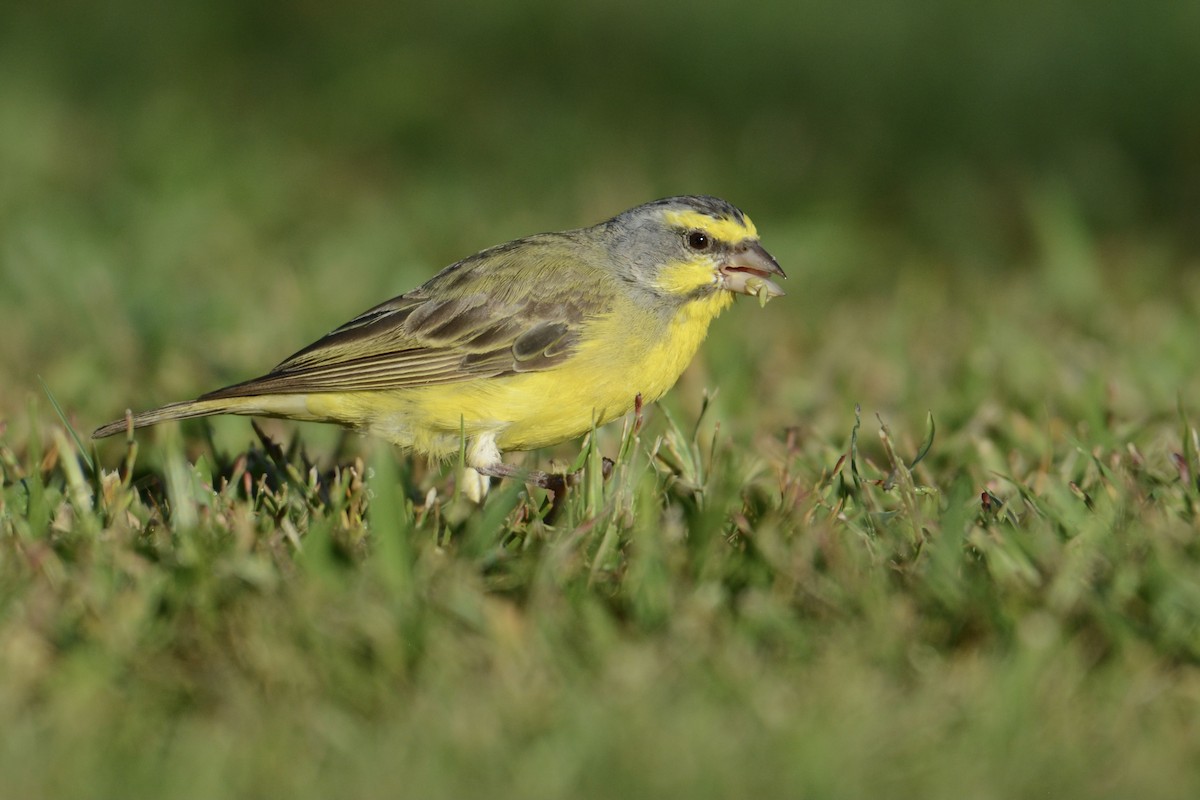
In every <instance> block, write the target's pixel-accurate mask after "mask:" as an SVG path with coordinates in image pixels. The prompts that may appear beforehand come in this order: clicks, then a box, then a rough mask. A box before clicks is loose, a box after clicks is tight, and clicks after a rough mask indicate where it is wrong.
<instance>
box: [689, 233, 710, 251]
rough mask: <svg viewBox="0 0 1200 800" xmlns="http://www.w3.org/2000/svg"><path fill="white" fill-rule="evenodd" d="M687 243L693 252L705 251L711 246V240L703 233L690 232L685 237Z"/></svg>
mask: <svg viewBox="0 0 1200 800" xmlns="http://www.w3.org/2000/svg"><path fill="white" fill-rule="evenodd" d="M687 243H688V247H690V248H692V249H693V250H707V249H708V248H709V247H710V246H711V245H712V239H710V238H708V234H707V233H705V232H704V231H692V232H691V233H689V234H688V235H687Z"/></svg>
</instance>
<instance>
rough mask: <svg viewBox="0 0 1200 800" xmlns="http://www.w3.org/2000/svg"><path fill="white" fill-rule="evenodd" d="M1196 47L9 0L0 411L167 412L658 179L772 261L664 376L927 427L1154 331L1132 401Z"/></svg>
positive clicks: (1193, 234)
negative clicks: (970, 397) (719, 203)
mask: <svg viewBox="0 0 1200 800" xmlns="http://www.w3.org/2000/svg"><path fill="white" fill-rule="evenodd" d="M1198 32H1200V6H1197V5H1195V4H1191V3H1162V4H1151V5H1147V4H1144V3H1138V2H1133V0H1113V1H1111V2H1102V3H1092V2H1070V1H1069V0H1050V2H1016V3H1014V2H998V1H997V2H991V1H988V2H978V3H970V4H965V3H960V2H956V1H954V0H930V1H929V2H924V3H920V4H903V5H902V4H896V3H890V2H883V1H882V0H866V1H865V2H857V3H849V4H839V3H831V2H818V1H816V0H802V1H801V2H795V1H794V0H790V1H789V2H762V3H710V2H699V3H698V2H688V3H680V2H660V3H642V2H625V1H624V0H616V2H605V3H581V4H570V5H566V4H561V3H556V2H542V1H541V0H521V2H512V3H504V4H474V5H472V4H444V5H443V4H429V3H385V2H354V3H346V4H339V5H337V6H336V7H334V6H330V5H329V4H325V3H317V2H258V3H242V2H233V1H232V0H214V1H210V2H179V3H172V4H167V5H164V4H155V3H146V2H142V1H141V0H115V2H107V3H103V4H94V3H74V2H47V3H38V4H32V3H30V4H23V5H16V4H11V5H9V6H6V10H5V11H4V12H3V19H2V20H0V112H2V113H0V317H2V319H0V381H2V383H0V386H2V387H3V393H2V394H0V411H2V412H3V413H5V414H8V415H12V414H13V413H14V411H15V410H17V409H22V408H24V407H25V405H26V404H27V403H28V402H29V400H30V398H31V397H35V396H37V395H38V394H40V392H41V390H40V388H37V383H36V378H35V376H39V375H40V376H41V377H42V378H43V379H44V380H45V381H46V382H47V384H48V385H49V386H50V387H51V390H52V391H53V392H54V393H55V394H56V396H57V397H58V399H59V400H60V402H62V403H63V404H64V406H65V407H66V408H68V409H69V410H70V411H72V412H73V413H79V414H80V415H81V418H80V419H79V424H80V426H81V427H84V428H90V426H91V425H92V424H94V423H95V422H99V421H101V420H102V419H107V418H108V417H111V416H113V415H114V414H119V413H120V410H121V409H123V408H125V407H126V406H127V405H148V404H151V403H157V402H164V401H167V400H169V399H177V398H180V397H190V396H193V395H194V394H196V393H198V392H200V391H202V390H205V389H208V388H211V387H212V386H214V385H216V384H218V383H221V382H224V381H234V380H239V379H243V378H246V377H248V376H250V375H253V374H257V373H259V372H260V371H262V370H263V369H265V368H267V367H269V366H270V365H272V364H274V363H276V362H277V361H278V360H280V359H281V358H282V357H283V356H284V355H286V354H288V353H290V352H292V351H293V350H295V349H297V348H298V347H300V346H301V345H302V344H304V343H306V342H308V341H310V340H311V339H313V338H315V337H317V336H319V335H320V334H322V333H324V332H325V331H327V330H329V329H331V328H332V327H334V326H336V325H337V324H340V323H341V322H342V321H344V320H345V319H347V318H349V317H350V316H351V315H353V314H355V313H357V312H358V311H360V310H362V309H363V308H365V307H368V306H369V305H371V304H373V303H375V302H378V301H379V300H381V299H383V298H385V297H388V296H392V295H394V294H397V293H399V292H401V291H404V290H405V289H407V288H410V287H411V286H413V285H415V284H416V283H418V282H420V281H421V280H423V279H424V278H425V277H427V276H428V275H430V274H432V273H433V272H434V271H435V270H436V269H438V268H440V267H441V266H443V265H444V264H447V263H450V262H452V261H454V260H457V259H458V258H460V257H462V256H465V255H467V254H469V253H471V252H474V251H475V250H477V249H480V248H482V247H484V246H487V245H490V244H494V243H497V242H499V241H503V240H506V239H509V238H513V237H516V236H519V235H524V234H527V233H531V232H534V231H539V230H552V229H560V228H565V227H572V226H576V225H583V224H589V223H591V222H594V221H597V220H599V219H602V218H604V217H606V216H608V215H611V214H613V213H615V212H617V211H619V210H622V209H624V208H626V207H629V206H632V205H636V204H637V203H640V202H643V201H645V200H648V199H651V198H654V197H658V196H663V195H668V194H678V193H711V194H717V195H721V196H724V197H726V198H728V199H730V200H731V201H733V202H735V203H736V204H738V205H740V206H742V207H743V208H744V209H746V210H747V211H748V212H749V213H750V214H751V215H752V216H753V217H754V218H755V220H756V221H757V222H758V224H759V228H760V230H761V231H762V233H763V236H764V240H765V242H766V243H767V244H768V246H769V247H770V248H771V249H772V250H773V251H775V252H776V254H777V256H778V257H779V259H780V260H781V261H782V262H783V263H784V264H785V266H786V267H787V269H788V270H789V273H790V274H791V276H792V278H791V281H790V282H789V283H788V289H789V292H790V293H791V294H790V295H789V296H788V298H787V299H786V300H785V301H783V302H780V303H777V304H774V305H773V306H772V307H771V309H770V310H769V312H768V313H766V314H756V313H751V310H750V309H749V308H748V306H749V304H742V305H743V306H747V307H746V308H739V309H736V310H735V312H734V313H733V314H732V315H731V316H732V317H733V318H734V320H735V322H728V321H723V322H722V323H721V324H722V325H724V326H725V334H724V335H718V336H717V337H715V338H716V341H715V343H714V344H713V345H712V347H711V348H710V349H709V350H707V351H706V355H705V357H704V360H702V362H701V364H700V365H699V366H698V367H697V370H696V371H694V374H695V377H689V378H688V380H689V381H691V384H689V385H691V387H692V389H693V391H691V392H690V393H687V396H690V397H696V396H698V395H699V393H700V390H701V389H702V388H703V387H704V386H706V385H710V384H712V383H715V382H717V381H714V380H713V378H712V373H713V372H716V373H718V374H719V375H720V376H721V379H720V380H721V381H722V382H729V383H730V384H731V386H732V389H731V390H730V391H728V392H727V395H728V396H730V397H735V398H736V397H738V396H739V395H740V389H741V388H745V387H746V386H747V385H751V384H754V383H755V382H761V381H766V384H765V385H766V386H767V387H768V388H767V391H769V392H771V395H770V396H771V397H773V398H775V399H776V400H778V402H777V403H772V404H768V405H770V406H771V407H773V408H775V409H777V414H776V416H777V417H779V418H781V419H782V418H783V417H795V416H805V417H806V418H811V415H812V414H817V413H819V412H820V410H821V409H822V408H825V407H827V406H828V401H829V400H830V399H831V397H834V396H840V393H841V392H843V391H847V390H848V391H850V392H851V394H852V395H853V396H854V397H855V398H857V399H859V400H862V401H864V402H866V403H867V404H868V405H869V406H870V407H873V408H884V409H888V410H891V411H894V412H896V413H900V414H905V415H911V418H912V419H914V420H917V419H920V418H921V415H923V414H924V412H925V410H926V409H927V408H929V407H936V406H937V405H938V403H937V402H936V395H937V393H938V392H941V391H944V390H949V389H952V388H954V387H958V389H960V390H961V391H971V390H972V387H976V388H975V391H978V392H979V395H980V398H981V399H983V398H984V397H985V395H986V394H987V393H988V392H989V391H993V390H994V389H995V386H994V383H995V382H996V381H999V382H1001V383H1002V384H1005V388H1007V389H1011V390H1013V391H1015V393H1016V398H1015V399H1016V400H1017V401H1020V402H1027V403H1029V404H1030V405H1036V404H1037V403H1038V402H1040V400H1039V394H1040V391H1039V387H1038V386H1034V385H1030V386H1023V384H1022V381H1023V380H1024V379H1023V378H1022V374H1021V373H1022V369H1023V367H1022V366H1021V364H1023V363H1025V362H1027V361H1028V360H1029V359H1033V360H1035V361H1036V360H1037V359H1038V358H1043V359H1044V358H1051V357H1061V358H1062V359H1063V360H1066V361H1071V362H1073V363H1074V364H1075V367H1076V368H1078V369H1079V370H1080V372H1079V375H1078V376H1077V378H1078V379H1079V380H1081V381H1083V382H1085V383H1086V382H1088V381H1096V380H1103V376H1102V375H1100V372H1102V371H1103V370H1104V368H1105V363H1103V361H1104V360H1103V359H1100V360H1099V361H1097V362H1096V363H1094V364H1089V363H1080V362H1079V358H1078V356H1077V354H1075V352H1074V351H1072V354H1070V355H1068V354H1066V353H1060V354H1057V355H1055V354H1053V353H1050V354H1047V353H1046V351H1045V350H1044V349H1043V348H1041V344H1042V343H1044V342H1046V341H1051V342H1053V341H1055V340H1057V339H1059V338H1060V337H1062V336H1066V337H1068V338H1069V337H1071V336H1075V335H1077V334H1078V335H1082V336H1083V337H1084V338H1086V339H1089V340H1091V339H1096V338H1097V337H1098V338H1099V340H1100V341H1101V342H1104V341H1109V340H1116V339H1122V338H1123V337H1126V338H1127V337H1132V341H1134V342H1135V343H1138V344H1139V346H1140V347H1144V348H1158V349H1161V348H1164V347H1172V346H1175V347H1178V348H1179V349H1180V353H1179V358H1178V359H1177V360H1176V361H1172V362H1170V364H1173V365H1174V368H1173V369H1172V370H1171V374H1168V375H1165V376H1162V375H1160V376H1159V377H1158V378H1156V377H1155V376H1154V375H1141V376H1138V375H1137V368H1138V366H1137V365H1138V363H1139V359H1138V358H1137V357H1136V353H1135V354H1134V356H1133V357H1131V359H1130V363H1129V367H1130V369H1131V370H1132V372H1131V373H1130V381H1131V385H1133V386H1134V387H1135V389H1136V392H1135V394H1136V397H1134V398H1132V400H1131V403H1132V402H1135V401H1136V402H1141V401H1143V400H1149V401H1150V402H1151V403H1152V404H1153V405H1154V406H1155V407H1159V406H1165V405H1169V403H1170V398H1171V396H1172V393H1173V392H1178V390H1179V388H1180V383H1179V381H1181V380H1182V381H1184V382H1185V383H1186V381H1187V376H1188V374H1189V373H1190V372H1191V371H1193V368H1194V367H1195V366H1196V362H1195V361H1194V359H1191V358H1190V357H1189V355H1188V352H1187V351H1189V350H1190V349H1191V342H1190V339H1191V337H1190V334H1189V332H1186V331H1180V330H1178V329H1173V328H1172V329H1164V328H1162V327H1161V325H1160V324H1158V327H1156V324H1157V323H1156V322H1155V320H1161V318H1162V316H1163V315H1162V313H1161V307H1160V304H1161V303H1167V304H1171V303H1179V302H1191V303H1195V300H1196V291H1195V283H1194V279H1192V278H1190V277H1189V275H1190V274H1191V273H1192V272H1193V271H1194V267H1195V258H1196V252H1197V247H1198V246H1200V235H1198V233H1197V225H1196V220H1197V219H1198V218H1200V95H1198V94H1197V92H1196V90H1195V78H1196V76H1197V75H1200V48H1197V47H1196V41H1197V39H1196V37H1197V34H1198ZM1015 284H1019V285H1020V286H1021V290H1020V292H1019V293H1017V294H1015V295H1014V294H1011V293H1010V292H1011V289H1010V287H1012V286H1013V285H1015ZM1114 297H1119V298H1122V299H1125V300H1130V301H1131V302H1135V303H1136V304H1137V305H1136V306H1133V307H1131V306H1129V305H1128V304H1126V305H1113V304H1112V302H1111V301H1112V300H1113V298H1114ZM985 298H994V301H993V302H992V303H991V304H990V305H989V303H987V302H983V300H984V299H985ZM1031 305H1032V306H1034V308H1032V309H1031V308H1029V306H1031ZM1005 306H1008V307H1007V308H1005ZM989 307H991V308H996V309H998V310H997V311H996V313H997V314H999V315H1000V317H1001V319H1002V321H1003V322H1005V323H1016V324H1008V325H1007V326H1006V327H1005V333H1004V336H1005V337H1007V338H1004V339H1003V340H997V338H996V333H995V332H989V330H988V329H987V328H986V326H987V325H989V324H991V323H988V322H987V320H986V319H984V320H983V321H981V317H980V308H989ZM1025 314H1029V315H1031V316H1030V317H1029V319H1028V320H1027V322H1028V324H1024V323H1023V322H1022V315H1025ZM984 316H985V317H986V314H985V315H984ZM1056 320H1058V321H1061V323H1062V324H1063V325H1065V326H1066V327H1064V328H1060V327H1057V326H1058V324H1059V322H1056ZM980 325H983V326H985V327H984V328H983V329H982V330H981V329H980V327H979V326H980ZM718 330H720V329H718ZM730 331H737V333H730ZM1012 335H1019V336H1026V337H1027V338H1025V339H1019V340H1013V339H1012ZM1182 335H1186V336H1188V340H1187V341H1186V342H1183V343H1180V336H1182ZM964 340H970V341H975V342H978V343H979V346H978V348H976V349H973V350H961V351H959V352H955V353H951V352H949V351H948V348H947V347H946V343H947V342H954V341H964ZM1006 354H1007V355H1006ZM1085 362H1086V360H1085ZM706 365H707V366H706ZM1109 366H1111V363H1110V364H1109ZM705 369H708V370H709V372H705ZM1156 369H1157V370H1158V371H1159V372H1161V365H1159V366H1158V367H1156ZM1039 374H1040V373H1039ZM813 376H818V377H813ZM1026 382H1028V381H1026ZM1034 382H1035V383H1036V381H1034ZM1009 384H1011V385H1009ZM1160 384H1161V385H1160ZM1193 385H1194V384H1193ZM1012 393H1013V392H1009V394H1010V395H1011V394H1012ZM1146 393H1149V394H1146ZM930 395H933V398H932V399H931V397H930ZM726 402H728V401H726ZM732 410H734V411H736V410H737V409H732ZM1077 411H1078V413H1080V414H1084V415H1086V413H1087V410H1086V409H1082V408H1081V409H1078V410H1077ZM768 413H770V412H768ZM836 419H837V420H839V421H840V422H839V424H841V423H844V421H845V419H846V408H845V407H844V404H839V405H838V408H837V409H836ZM771 421H777V420H771ZM831 421H832V418H831Z"/></svg>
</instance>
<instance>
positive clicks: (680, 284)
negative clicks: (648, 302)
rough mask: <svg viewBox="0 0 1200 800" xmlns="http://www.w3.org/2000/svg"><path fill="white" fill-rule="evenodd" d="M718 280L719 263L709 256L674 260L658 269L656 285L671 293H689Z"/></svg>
mask: <svg viewBox="0 0 1200 800" xmlns="http://www.w3.org/2000/svg"><path fill="white" fill-rule="evenodd" d="M716 282H717V265H716V264H715V263H713V261H712V260H711V259H708V258H697V259H696V260H694V261H672V262H670V263H669V264H667V265H666V266H664V267H663V268H662V269H660V270H659V271H658V279H657V280H656V281H655V282H654V285H655V286H656V287H657V288H658V289H660V290H662V291H664V292H667V293H669V294H688V293H690V292H692V291H694V290H696V289H699V288H701V287H703V286H712V285H714V284H715V283H716Z"/></svg>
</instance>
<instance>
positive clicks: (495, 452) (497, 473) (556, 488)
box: [467, 434, 613, 506]
mask: <svg viewBox="0 0 1200 800" xmlns="http://www.w3.org/2000/svg"><path fill="white" fill-rule="evenodd" d="M603 464H604V466H603V468H602V469H603V474H604V477H605V478H607V477H608V476H609V475H611V474H612V470H613V461H612V459H611V458H605V459H604V461H603ZM467 466H468V470H467V472H468V473H471V472H473V473H474V477H475V478H477V479H478V483H479V484H481V485H476V484H474V483H468V484H467V488H468V495H470V497H471V499H472V500H474V501H475V502H481V501H482V500H483V496H484V495H485V494H486V493H487V479H488V478H515V479H517V480H520V481H521V482H523V483H527V484H531V485H533V486H540V487H541V488H543V489H545V490H546V491H548V492H550V493H551V494H552V495H554V501H553V502H554V504H555V505H556V506H557V505H558V504H559V503H560V502H561V501H562V498H563V497H564V496H565V494H566V490H567V487H568V486H574V485H575V484H578V483H579V475H580V472H582V470H580V471H579V472H570V473H564V472H542V471H541V470H536V469H534V470H526V469H521V468H520V467H514V466H513V465H511V464H505V463H504V462H503V461H501V460H500V449H499V448H498V447H496V439H495V436H493V435H491V434H483V435H481V436H477V437H475V438H474V439H472V440H471V442H470V443H469V445H468V447H467Z"/></svg>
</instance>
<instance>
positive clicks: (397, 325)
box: [200, 235, 608, 400]
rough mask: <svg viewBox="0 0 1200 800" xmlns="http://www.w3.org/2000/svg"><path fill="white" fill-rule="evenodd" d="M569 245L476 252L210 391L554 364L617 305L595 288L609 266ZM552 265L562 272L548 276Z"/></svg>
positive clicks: (429, 378) (337, 384)
mask: <svg viewBox="0 0 1200 800" xmlns="http://www.w3.org/2000/svg"><path fill="white" fill-rule="evenodd" d="M555 244H557V246H551V245H555ZM522 245H523V246H522ZM564 247H565V243H564V242H563V241H561V240H560V239H559V236H558V235H553V236H550V235H543V236H538V237H531V238H530V239H527V240H522V241H521V242H513V243H510V244H508V245H501V246H500V247H499V248H493V250H488V251H484V252H483V253H480V254H478V255H476V256H472V257H471V258H470V259H467V260H466V261H462V262H459V263H458V264H454V265H452V266H450V267H447V268H446V269H445V270H443V271H442V272H441V273H439V274H438V275H437V276H435V277H434V278H433V279H431V280H430V281H429V282H428V283H426V284H425V285H424V286H422V287H420V288H419V289H416V290H414V291H412V292H408V293H406V294H403V295H401V296H399V297H396V298H394V299H392V300H389V301H388V302H386V303H383V304H382V305H379V306H376V307H375V308H372V309H370V310H369V311H366V312H365V313H363V314H361V315H359V316H358V317H356V318H355V319H353V320H351V321H350V322H348V323H346V324H345V325H343V326H341V327H340V328H337V329H336V330H334V331H332V332H331V333H329V334H328V335H326V336H324V337H323V338H321V339H320V340H318V341H316V342H314V343H313V344H311V345H309V346H308V347H306V348H304V349H303V350H301V351H300V352H298V353H296V354H294V355H292V356H291V357H289V358H288V359H286V360H285V361H284V362H283V363H281V364H280V365H279V366H277V367H275V369H273V370H271V372H269V373H268V374H266V375H264V376H262V377H261V378H256V379H254V380H250V381H246V382H244V383H239V384H235V385H233V386H228V387H226V388H224V389H218V390H217V391H215V392H210V393H209V394H206V395H203V396H202V397H201V398H200V399H202V400H208V399H219V398H224V397H247V396H252V395H261V394H304V393H311V392H355V391H382V390H388V389H404V388H410V387H416V386H429V385H433V384H442V383H453V382H456V381H464V380H470V379H474V378H487V377H495V376H500V375H507V374H513V373H518V372H535V371H539V370H545V369H549V368H551V367H553V366H555V365H556V364H559V363H561V362H562V361H564V360H566V359H567V358H569V357H570V356H571V355H572V353H574V352H575V349H576V347H577V345H578V342H579V336H580V327H581V325H582V323H583V322H584V321H585V320H586V319H587V318H589V317H593V316H596V315H598V314H602V313H604V312H606V311H607V310H608V303H607V302H604V301H603V300H602V299H601V298H602V297H603V296H604V295H605V292H597V291H595V290H596V288H597V281H598V280H599V281H603V280H604V276H603V273H600V274H597V273H595V272H593V271H591V270H586V268H584V267H583V266H582V263H581V262H580V261H579V259H578V258H570V259H565V258H564V257H563V256H564V254H570V255H572V256H577V253H576V252H573V251H571V250H569V249H567V250H565V253H564ZM518 258H519V259H520V260H518ZM550 270H554V271H556V272H559V273H560V274H558V275H556V276H554V280H547V278H548V277H550V276H549V275H547V272H548V271H550ZM561 273H566V274H565V275H564V274H561ZM587 289H592V291H591V292H588V291H587Z"/></svg>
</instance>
